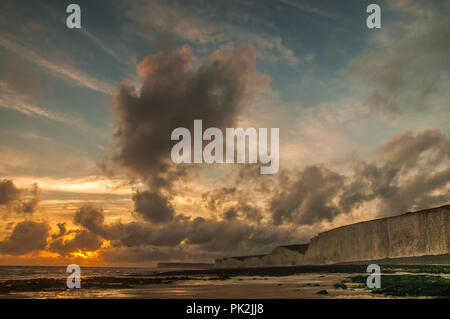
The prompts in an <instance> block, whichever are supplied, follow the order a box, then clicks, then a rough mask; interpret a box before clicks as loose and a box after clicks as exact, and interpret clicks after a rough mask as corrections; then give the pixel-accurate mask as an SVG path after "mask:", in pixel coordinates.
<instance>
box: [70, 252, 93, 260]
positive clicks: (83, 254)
mask: <svg viewBox="0 0 450 319" xmlns="http://www.w3.org/2000/svg"><path fill="white" fill-rule="evenodd" d="M71 255H72V256H74V257H78V258H83V259H92V258H95V257H97V256H98V253H97V252H96V251H81V250H78V251H74V252H73V253H71Z"/></svg>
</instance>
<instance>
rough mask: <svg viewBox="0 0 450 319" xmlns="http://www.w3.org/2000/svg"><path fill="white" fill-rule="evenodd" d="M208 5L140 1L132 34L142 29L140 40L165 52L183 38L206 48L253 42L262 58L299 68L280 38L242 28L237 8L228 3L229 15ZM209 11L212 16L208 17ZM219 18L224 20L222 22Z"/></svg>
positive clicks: (133, 9)
mask: <svg viewBox="0 0 450 319" xmlns="http://www.w3.org/2000/svg"><path fill="white" fill-rule="evenodd" d="M204 5H205V4H202V6H196V4H195V3H189V4H188V3H183V5H182V6H181V5H177V4H175V3H167V2H162V1H150V2H148V1H136V2H134V5H132V6H130V8H129V12H128V15H129V16H130V17H133V21H136V22H135V24H134V25H132V26H130V27H128V31H129V32H132V33H135V32H136V30H140V31H137V32H138V35H139V36H140V37H143V38H145V39H150V40H153V41H155V42H156V43H157V46H158V48H160V49H161V50H163V51H168V50H171V49H172V46H173V44H174V43H175V41H176V40H179V39H182V40H187V41H190V42H192V43H193V44H198V45H205V46H207V45H210V44H214V45H218V46H220V45H222V46H225V45H230V44H231V45H247V44H249V43H251V44H253V45H254V46H255V47H256V48H257V49H258V53H259V54H258V57H259V58H263V59H266V60H268V61H271V62H279V61H283V62H286V63H288V64H289V65H295V64H297V63H298V62H299V61H300V60H301V59H300V58H299V57H297V56H295V54H294V52H293V51H292V49H290V48H288V47H287V46H286V45H285V44H284V42H283V40H282V38H281V37H280V36H279V35H274V34H272V33H267V32H263V31H261V32H254V31H249V29H248V28H247V27H241V26H240V24H239V23H238V21H239V19H235V18H236V17H242V16H243V15H245V13H243V12H242V11H239V12H234V11H236V10H234V11H233V8H232V7H233V5H230V4H227V11H228V12H230V14H228V15H226V16H224V15H223V12H219V10H220V9H219V7H220V4H219V6H218V7H217V6H216V7H212V6H208V10H207V11H205V7H204ZM206 12H208V14H205V13H206ZM219 15H220V17H221V18H223V19H219V18H218V16H219ZM212 17H214V18H212ZM247 19H249V17H247ZM235 20H238V21H235ZM255 24H259V25H261V28H262V27H263V26H266V24H267V21H258V22H256V23H255ZM149 30H151V31H152V32H149Z"/></svg>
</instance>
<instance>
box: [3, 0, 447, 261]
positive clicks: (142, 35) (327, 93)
mask: <svg viewBox="0 0 450 319" xmlns="http://www.w3.org/2000/svg"><path fill="white" fill-rule="evenodd" d="M72 2H73V1H56V0H48V1H38V0H27V1H20V3H18V2H17V1H10V0H3V1H1V3H0V12H1V13H0V17H1V18H0V264H3V265H68V264H70V263H72V262H76V263H79V264H82V265H87V266H154V265H155V264H156V263H157V262H161V261H165V262H168V261H169V262H170V261H184V262H197V261H198V262H212V261H213V260H214V259H215V258H219V257H225V256H239V255H253V254H261V253H267V252H269V251H270V250H271V249H273V248H274V247H276V246H277V245H287V244H297V243H307V242H308V241H309V239H310V238H312V237H314V236H315V235H317V234H318V233H320V232H322V231H326V230H329V229H332V228H335V227H339V226H342V225H347V224H351V223H355V222H360V221H365V220H370V219H374V218H381V217H387V216H394V215H398V214H401V213H404V212H407V211H414V210H420V209H425V208H430V207H435V206H440V205H444V204H448V203H449V201H450V195H449V194H450V192H449V190H450V166H449V157H450V139H449V137H450V135H449V134H450V130H449V128H450V125H449V124H450V123H449V118H450V117H449V115H450V105H449V101H450V96H449V95H450V90H449V88H450V78H449V69H450V65H449V59H448V57H449V56H450V41H448V39H449V38H450V28H449V25H450V21H449V19H450V3H448V2H446V1H413V0H395V1H394V0H389V1H388V0H386V1H378V2H377V3H378V4H379V6H380V7H381V21H382V27H381V28H380V29H369V28H368V27H367V26H366V19H367V17H368V15H369V14H368V13H367V12H366V8H367V6H368V4H370V3H371V1H361V0H350V1H345V2H343V1H339V2H338V1H331V0H330V1H326V0H321V1H312V0H271V1H268V0H267V1H266V0H259V1H254V0H240V1H235V0H230V1H206V0H189V1H172V0H170V1H169V0H167V1H162V0H154V1H153V0H133V1H121V0H117V1H105V0H100V1H80V0H78V1H77V2H76V3H77V4H78V5H79V6H80V8H81V25H82V27H81V29H69V28H67V26H66V18H67V16H68V15H69V14H68V13H66V7H67V6H68V5H69V4H70V3H72ZM195 119H201V120H202V121H203V125H204V127H205V128H206V127H217V128H220V129H225V128H227V127H235V128H237V127H242V128H249V127H254V128H279V130H280V141H279V147H280V151H279V156H280V168H279V171H278V172H277V173H276V174H273V175H261V174H259V164H258V165H255V164H209V165H208V164H174V163H173V162H171V160H170V151H171V148H172V146H173V145H174V142H173V141H171V139H170V134H171V132H172V130H173V129H175V128H177V127H186V128H190V129H191V128H193V123H194V120H195Z"/></svg>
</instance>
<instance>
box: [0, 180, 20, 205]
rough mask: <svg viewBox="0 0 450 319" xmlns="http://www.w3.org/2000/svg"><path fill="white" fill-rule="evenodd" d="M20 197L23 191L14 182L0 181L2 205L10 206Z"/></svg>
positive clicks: (0, 201) (0, 200) (0, 203)
mask: <svg viewBox="0 0 450 319" xmlns="http://www.w3.org/2000/svg"><path fill="white" fill-rule="evenodd" d="M20 197H21V191H20V189H18V188H17V187H16V185H14V183H13V181H12V180H0V205H9V204H11V203H12V202H14V201H15V200H18V199H20Z"/></svg>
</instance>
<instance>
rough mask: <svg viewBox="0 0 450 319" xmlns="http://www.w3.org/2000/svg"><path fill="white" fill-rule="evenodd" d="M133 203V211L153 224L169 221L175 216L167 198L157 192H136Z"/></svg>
mask: <svg viewBox="0 0 450 319" xmlns="http://www.w3.org/2000/svg"><path fill="white" fill-rule="evenodd" d="M133 201H134V206H135V207H134V211H135V212H136V213H137V214H139V215H140V216H141V217H143V218H144V219H146V220H148V221H151V222H153V223H155V224H158V223H165V222H168V221H171V220H172V219H173V217H174V215H175V212H174V210H173V208H172V206H171V205H170V203H168V201H167V198H166V197H164V196H162V195H161V194H159V193H157V192H150V191H144V192H137V193H136V194H135V195H134V196H133Z"/></svg>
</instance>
